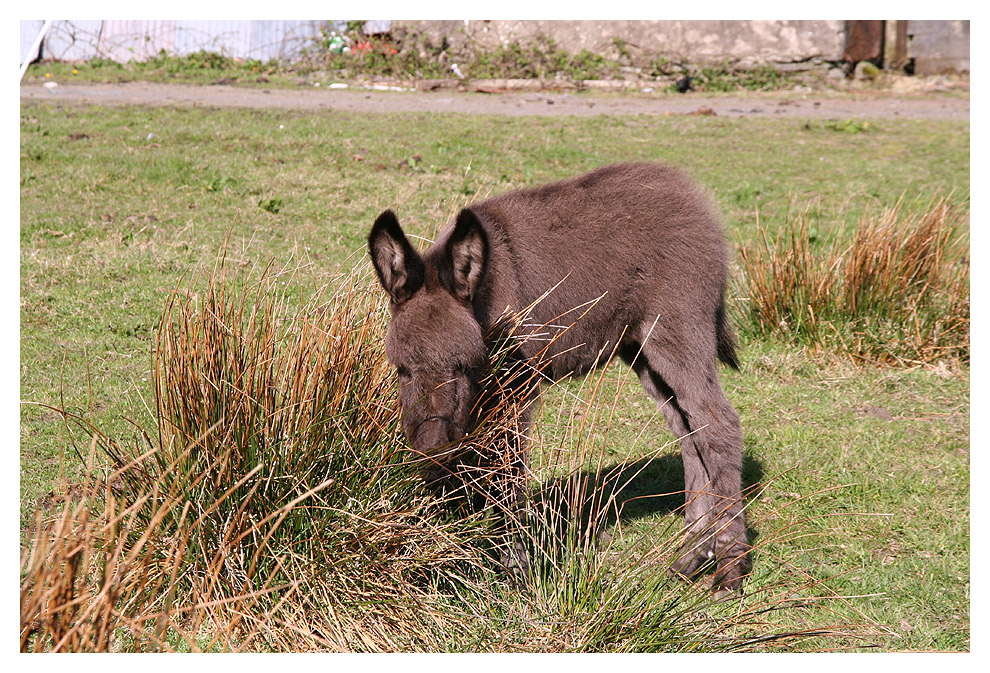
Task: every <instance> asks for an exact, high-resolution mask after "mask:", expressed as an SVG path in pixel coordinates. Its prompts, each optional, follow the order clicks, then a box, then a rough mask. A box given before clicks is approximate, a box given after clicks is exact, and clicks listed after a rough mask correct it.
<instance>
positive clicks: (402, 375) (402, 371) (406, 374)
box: [395, 367, 412, 379]
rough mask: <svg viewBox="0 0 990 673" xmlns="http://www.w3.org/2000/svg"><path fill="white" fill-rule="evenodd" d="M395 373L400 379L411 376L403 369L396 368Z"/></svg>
mask: <svg viewBox="0 0 990 673" xmlns="http://www.w3.org/2000/svg"><path fill="white" fill-rule="evenodd" d="M395 371H396V372H397V373H398V374H399V378H400V379H408V378H409V377H410V376H412V373H410V371H409V370H408V369H406V368H405V367H396V368H395Z"/></svg>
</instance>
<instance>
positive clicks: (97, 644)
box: [20, 264, 863, 652]
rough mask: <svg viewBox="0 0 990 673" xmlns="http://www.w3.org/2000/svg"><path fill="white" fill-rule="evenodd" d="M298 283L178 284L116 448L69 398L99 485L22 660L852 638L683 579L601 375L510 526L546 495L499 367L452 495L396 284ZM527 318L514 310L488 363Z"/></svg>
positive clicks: (76, 519)
mask: <svg viewBox="0 0 990 673" xmlns="http://www.w3.org/2000/svg"><path fill="white" fill-rule="evenodd" d="M284 276H285V274H281V273H277V272H274V271H272V270H270V269H269V270H268V271H266V272H264V273H262V274H261V275H260V276H259V277H254V278H248V279H247V280H246V281H243V282H234V281H228V279H227V278H226V274H225V271H224V267H223V265H222V264H221V265H220V266H219V267H218V269H216V270H215V271H214V273H213V274H212V275H211V276H210V278H209V282H208V287H207V289H206V290H205V291H204V292H203V293H202V294H201V295H200V294H196V293H195V292H192V291H176V292H175V293H174V294H173V296H172V297H171V299H170V301H169V303H168V306H167V308H166V310H165V311H164V315H163V317H162V320H161V324H160V326H159V330H158V334H157V342H156V349H155V358H154V376H155V389H156V399H155V403H154V409H153V414H154V427H153V429H152V430H151V431H145V430H139V431H138V432H137V435H136V437H134V438H132V439H130V440H127V441H125V440H119V439H115V438H112V437H109V436H107V435H106V434H104V433H102V432H101V431H100V430H99V429H98V428H96V427H94V426H93V425H92V424H91V423H89V422H88V421H87V420H86V419H84V418H82V417H79V416H75V415H72V414H70V413H69V412H66V411H63V412H62V413H63V415H64V417H65V418H66V419H67V420H69V421H71V422H73V423H75V426H76V427H78V428H81V429H82V430H83V431H84V433H85V434H86V436H88V437H89V442H88V447H89V448H88V451H85V452H83V451H80V453H85V454H86V457H85V461H86V465H87V467H88V476H87V478H86V479H84V480H83V482H82V483H81V484H80V485H79V486H77V487H75V488H71V489H69V490H68V491H67V495H66V496H65V499H64V505H63V507H62V511H61V512H60V513H57V514H56V515H55V516H54V517H50V518H47V519H46V518H44V517H43V516H42V515H40V514H39V516H38V518H37V525H36V527H35V530H34V531H33V535H32V539H31V541H30V543H29V544H28V545H27V546H26V548H25V550H24V553H23V555H22V562H21V626H20V642H21V650H22V651H154V650H173V651H174V650H185V651H189V650H193V651H203V650H207V651H210V650H213V651H229V650H262V651H271V650H275V651H464V650H469V651H471V650H473V651H550V652H557V651H726V650H739V649H761V648H766V647H783V646H785V645H786V643H788V642H793V641H794V640H795V639H801V638H805V637H810V636H824V635H834V634H836V633H838V632H839V631H836V630H833V629H819V628H814V629H809V630H808V631H805V632H803V633H794V632H792V631H787V630H786V629H780V628H778V627H777V626H775V625H774V624H772V623H771V621H770V620H769V619H768V618H767V616H768V615H769V614H772V613H775V612H777V611H779V610H780V609H782V608H783V607H787V606H791V605H793V604H794V599H793V597H794V596H795V595H798V594H800V595H808V591H807V590H808V589H809V587H808V586H805V587H794V586H788V587H784V588H783V590H782V591H777V592H775V591H774V590H773V587H760V588H754V589H751V593H750V595H748V596H747V597H746V598H745V599H743V600H741V601H740V600H737V601H732V602H721V603H719V602H713V601H712V596H711V594H710V593H709V592H708V591H707V590H706V589H705V588H704V587H703V586H702V585H700V584H699V585H693V584H688V583H685V582H682V581H679V580H674V579H671V578H669V577H668V576H667V573H666V570H667V568H668V566H669V562H670V560H671V558H672V555H673V552H674V550H676V549H677V547H678V544H679V542H680V539H679V531H680V525H679V521H680V519H676V523H672V524H671V525H670V526H669V528H668V529H666V530H664V529H663V528H661V529H658V531H657V532H656V534H654V535H651V536H649V539H647V540H643V541H640V542H635V541H626V540H624V539H623V535H622V525H623V523H622V521H623V508H624V503H623V500H624V499H625V498H626V496H625V495H624V491H623V489H624V487H625V486H626V485H627V484H628V483H629V481H631V479H632V477H631V473H635V472H636V471H637V470H641V469H644V468H645V467H646V466H647V465H648V464H649V462H650V460H651V459H652V458H655V457H656V455H657V454H656V453H653V454H651V456H647V457H646V458H645V459H644V461H641V462H640V463H637V464H636V465H635V466H634V467H632V468H630V467H629V466H611V467H608V466H606V462H605V460H604V456H605V450H604V449H605V442H604V440H600V439H599V438H600V436H601V435H600V434H599V433H597V432H596V428H597V427H599V425H601V426H602V427H604V428H605V429H606V430H607V427H608V424H609V423H610V421H611V419H612V414H613V413H614V411H615V409H616V406H617V404H618V400H619V398H620V394H621V393H620V392H619V391H621V387H620V388H619V391H617V392H616V397H615V399H614V400H612V401H611V402H609V400H602V399H599V398H601V397H603V395H602V394H601V392H600V391H601V390H602V389H603V387H602V381H603V380H604V379H603V377H604V376H605V373H604V372H605V370H604V369H603V370H602V372H601V373H600V374H599V375H597V376H594V377H589V378H587V379H585V382H586V383H585V384H584V388H583V390H581V391H580V392H579V393H577V397H578V399H577V400H576V401H575V404H577V407H580V408H588V407H593V408H597V409H599V411H597V412H595V413H594V414H590V413H589V414H580V415H575V412H574V409H575V406H574V405H573V404H567V405H566V406H564V405H562V406H561V409H560V411H559V412H558V413H557V420H556V423H551V424H550V427H551V429H554V428H555V429H556V430H552V432H550V434H552V435H553V436H552V437H551V438H549V440H548V441H545V442H543V443H542V450H543V453H544V455H545V456H549V458H546V457H545V458H543V459H541V460H540V461H539V465H538V466H537V467H536V468H534V470H535V473H534V474H533V475H530V476H529V479H530V482H529V483H533V482H537V483H541V484H542V485H541V486H540V487H539V488H538V489H537V491H536V492H535V493H534V494H532V495H531V496H530V497H528V498H526V499H524V500H523V502H525V506H524V507H522V508H510V510H509V512H508V513H509V514H510V516H508V517H506V516H504V513H505V512H504V510H505V507H506V501H505V499H504V496H505V494H506V493H509V492H511V491H512V490H513V489H518V490H521V491H522V492H525V491H526V490H527V482H526V481H525V480H524V479H525V477H524V475H523V474H522V473H521V472H518V471H517V472H512V471H511V470H509V471H506V470H504V469H498V468H504V467H511V466H513V465H515V464H516V458H517V457H516V456H515V455H514V454H513V453H512V450H513V449H512V447H513V446H516V444H515V443H514V442H512V441H509V440H511V439H512V437H513V436H514V433H516V432H519V431H521V430H522V429H521V428H519V427H517V425H516V421H515V418H516V414H515V413H514V411H515V410H514V409H513V405H517V404H519V400H517V399H513V398H512V396H511V395H504V394H501V392H500V391H499V390H498V389H497V385H496V384H500V385H505V379H504V378H501V377H490V378H489V382H490V383H491V384H492V386H493V388H492V390H494V393H495V394H493V395H492V396H490V397H488V398H486V399H489V400H494V402H493V403H492V404H491V406H490V408H488V409H486V410H485V413H483V414H482V416H484V417H485V419H486V422H484V423H482V425H481V427H479V428H478V430H477V431H476V432H475V433H474V434H473V436H472V437H471V438H469V442H468V443H469V445H470V446H472V447H474V448H475V449H477V450H478V451H479V454H480V455H482V456H483V457H484V460H480V461H475V462H473V463H471V462H470V461H468V463H466V464H464V465H463V466H462V467H463V468H464V469H460V470H459V471H455V473H456V475H457V477H458V479H460V480H461V481H462V483H466V484H467V491H468V492H469V493H470V494H471V495H472V496H475V497H474V498H467V499H465V498H462V497H460V495H462V494H463V493H464V488H463V487H461V488H455V489H453V491H450V492H448V493H447V494H446V495H444V496H442V497H438V496H437V495H436V491H435V489H430V488H427V487H426V485H425V482H424V480H423V479H422V478H421V470H422V468H423V465H422V462H421V461H422V458H420V457H416V456H411V455H410V454H409V452H408V451H407V449H406V446H405V443H404V441H403V439H402V437H401V435H400V432H399V430H398V418H397V414H396V405H395V403H394V395H395V381H394V379H393V375H392V373H391V370H390V368H389V366H388V364H387V362H386V358H385V355H384V352H383V338H382V337H383V334H384V320H385V318H384V312H385V308H384V306H383V304H382V302H381V298H380V293H379V292H377V290H369V289H367V288H368V287H369V285H368V284H366V283H365V282H364V281H361V280H358V278H357V276H347V277H345V278H342V279H340V281H339V282H338V283H337V284H335V285H334V286H333V287H334V289H332V290H331V291H329V292H318V293H316V294H315V295H314V296H312V297H310V298H308V299H293V298H292V297H291V295H290V294H289V293H287V292H285V291H281V290H279V288H284V287H285V286H284V285H282V280H283V279H284ZM235 286H237V287H238V288H239V289H237V290H234V289H232V288H234V287H235ZM525 319H526V316H525V314H520V315H515V316H507V318H506V320H507V321H509V328H508V329H507V330H505V331H503V332H502V335H503V336H505V335H508V336H507V337H506V338H505V339H503V340H502V341H501V342H500V343H499V344H497V345H495V346H494V347H493V352H492V363H491V366H492V371H498V370H499V369H504V366H505V365H506V362H507V359H506V355H507V354H508V353H510V352H511V348H512V343H513V339H515V338H517V337H518V334H519V333H520V331H519V329H518V328H519V326H520V325H521V324H522V321H524V320H525ZM503 373H504V372H503ZM516 373H517V374H518V376H520V377H523V378H524V379H525V378H526V377H529V376H533V375H534V370H532V369H527V368H526V366H525V365H524V366H522V367H521V368H518V369H516ZM502 392H504V391H502ZM568 401H569V402H572V401H574V398H573V397H571V398H570V399H569V400H568ZM523 403H524V404H525V403H528V401H525V400H524V401H523ZM606 414H607V416H606ZM558 430H559V432H558ZM605 434H606V436H607V432H606V433H605ZM507 479H508V480H509V481H508V482H507V481H506V480H507ZM517 492H518V491H517ZM479 495H480V496H481V499H480V505H481V506H480V507H477V506H474V505H475V503H478V502H479V501H478V498H477V496H479ZM455 498H456V500H455ZM472 500H474V503H472V505H471V506H470V507H465V506H463V505H464V503H465V502H470V501H472ZM492 514H497V515H498V516H492ZM671 521H674V519H671ZM495 523H497V524H499V527H496V526H494V525H493V524H495ZM768 527H769V526H768ZM606 529H610V530H616V531H617V535H616V540H617V542H613V541H612V539H611V538H610V534H609V533H605V534H604V535H603V531H605V530H606ZM788 530H790V529H788ZM788 534H789V533H788V532H787V531H784V532H782V533H780V534H768V535H767V537H768V538H779V537H781V536H786V535H788ZM507 539H522V540H524V546H525V547H527V549H528V553H529V557H530V560H531V572H530V573H529V574H528V576H526V577H524V578H522V579H521V581H516V582H513V581H512V578H510V577H509V576H507V575H506V574H505V573H504V572H501V571H500V570H499V569H498V564H497V561H495V560H493V556H494V555H493V554H491V550H492V548H493V547H497V545H498V544H503V543H504V541H505V540H507ZM516 579H517V580H519V578H516ZM811 592H812V593H813V595H812V598H813V599H814V600H819V601H820V600H822V596H821V594H822V593H824V595H825V597H828V596H829V592H828V591H827V589H826V588H823V587H822V586H821V585H816V586H814V587H813V588H812V589H811ZM781 593H783V595H784V598H774V596H775V595H780V594H781ZM840 631H841V632H842V633H844V634H845V635H847V636H850V637H854V636H856V635H857V633H863V631H862V630H860V631H857V628H853V627H849V628H844V629H841V630H840Z"/></svg>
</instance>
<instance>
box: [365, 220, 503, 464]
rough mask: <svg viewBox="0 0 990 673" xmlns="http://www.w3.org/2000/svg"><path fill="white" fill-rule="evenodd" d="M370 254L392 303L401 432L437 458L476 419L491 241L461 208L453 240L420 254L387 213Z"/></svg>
mask: <svg viewBox="0 0 990 673" xmlns="http://www.w3.org/2000/svg"><path fill="white" fill-rule="evenodd" d="M368 249H369V252H370V253H371V259H372V262H373V263H374V266H375V271H376V272H377V274H378V280H379V281H381V284H382V287H384V288H385V291H386V292H388V294H389V297H390V298H391V313H392V320H391V322H390V324H389V327H388V334H387V335H386V337H385V348H386V352H387V353H388V358H389V361H390V362H391V363H392V364H393V365H394V366H395V367H396V369H397V371H398V376H399V407H400V411H401V413H402V429H403V431H404V432H405V435H406V439H407V440H408V441H409V443H410V444H411V445H412V448H413V450H415V451H416V452H417V453H421V454H424V455H427V456H433V455H436V454H438V453H441V452H442V451H443V450H444V449H445V448H448V447H450V446H451V445H452V444H454V443H456V442H458V441H459V440H461V439H462V438H463V437H464V436H465V435H467V434H468V433H469V432H471V430H472V429H473V427H474V424H475V422H476V418H475V413H476V412H475V406H476V402H477V400H478V395H479V391H480V389H479V381H480V379H481V377H482V376H483V375H484V372H485V370H486V367H487V364H488V356H487V351H486V348H485V341H484V338H483V335H482V329H481V326H480V325H479V324H478V321H477V319H476V318H475V313H474V307H473V300H474V298H475V295H476V294H477V292H478V290H479V288H480V287H481V285H482V283H483V282H484V279H485V274H486V271H487V266H488V237H487V236H486V234H485V231H484V229H483V228H482V227H481V224H480V223H479V222H478V220H477V218H476V217H475V215H474V214H473V213H472V212H471V211H469V210H463V211H461V213H460V215H459V216H458V218H457V222H456V225H455V226H454V228H453V230H451V231H450V235H449V236H444V237H443V238H441V240H439V241H437V243H435V244H434V246H433V247H432V248H431V249H430V250H429V251H428V252H427V253H426V254H425V256H420V254H419V253H417V252H416V250H414V249H413V247H412V245H410V243H409V241H408V239H407V238H406V236H405V234H404V233H403V232H402V228H401V227H400V226H399V222H398V220H397V219H396V217H395V215H394V214H393V213H392V211H390V210H387V211H385V212H384V213H382V214H381V215H380V216H379V217H378V219H377V220H376V221H375V225H374V227H373V228H372V229H371V234H370V235H369V236H368Z"/></svg>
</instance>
